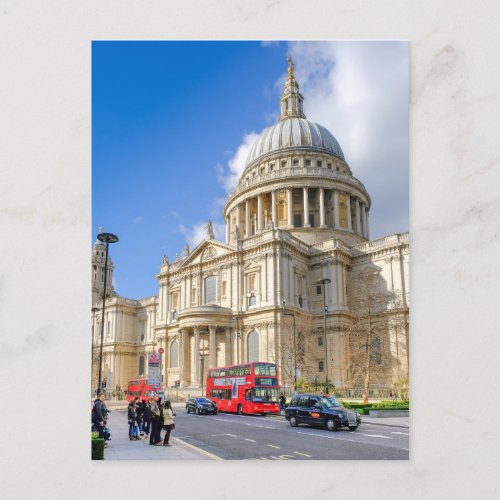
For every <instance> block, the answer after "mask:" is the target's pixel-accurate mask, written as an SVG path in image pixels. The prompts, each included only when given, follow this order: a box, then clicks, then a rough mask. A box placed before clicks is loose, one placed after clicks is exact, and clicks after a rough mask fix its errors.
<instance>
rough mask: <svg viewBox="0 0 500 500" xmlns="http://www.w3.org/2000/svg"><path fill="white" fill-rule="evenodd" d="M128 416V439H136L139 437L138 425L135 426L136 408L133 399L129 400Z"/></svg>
mask: <svg viewBox="0 0 500 500" xmlns="http://www.w3.org/2000/svg"><path fill="white" fill-rule="evenodd" d="M127 416H128V425H129V427H128V437H129V439H130V441H136V440H137V439H141V438H140V437H139V436H138V432H139V430H138V426H137V409H136V406H135V399H134V400H132V401H130V404H129V405H128V409H127Z"/></svg>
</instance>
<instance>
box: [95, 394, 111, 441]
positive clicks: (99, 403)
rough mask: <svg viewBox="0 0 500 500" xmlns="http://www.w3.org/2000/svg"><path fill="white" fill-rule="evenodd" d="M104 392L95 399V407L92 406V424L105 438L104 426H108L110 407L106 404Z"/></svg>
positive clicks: (101, 436)
mask: <svg viewBox="0 0 500 500" xmlns="http://www.w3.org/2000/svg"><path fill="white" fill-rule="evenodd" d="M104 399H105V396H104V393H101V394H99V396H97V399H96V400H95V401H94V407H93V408H92V426H93V428H94V429H95V432H98V433H99V437H100V438H102V439H105V436H104V428H105V427H106V420H107V418H108V413H109V412H108V409H107V408H106V405H105V404H104Z"/></svg>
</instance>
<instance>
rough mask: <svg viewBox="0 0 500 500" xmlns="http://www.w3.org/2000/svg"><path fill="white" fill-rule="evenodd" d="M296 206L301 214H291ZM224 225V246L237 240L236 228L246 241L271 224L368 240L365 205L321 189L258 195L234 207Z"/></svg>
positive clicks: (348, 195) (295, 211)
mask: <svg viewBox="0 0 500 500" xmlns="http://www.w3.org/2000/svg"><path fill="white" fill-rule="evenodd" d="M294 201H295V203H294ZM297 206H300V208H301V209H300V212H297V209H295V210H294V207H297ZM285 207H286V213H285V210H284V208H285ZM315 212H316V213H318V212H319V220H318V219H316V220H314V217H313V218H311V213H315ZM297 215H300V225H297V221H296V220H295V219H294V217H295V216H297ZM225 222H226V242H227V243H229V242H230V241H233V240H235V239H236V237H237V236H236V226H238V229H239V234H240V236H241V237H244V238H248V237H249V236H253V235H255V234H258V233H259V232H261V231H263V230H264V229H265V228H266V226H268V225H269V224H270V223H271V222H272V224H273V225H274V227H283V228H293V227H305V228H310V227H319V228H320V229H324V228H333V229H339V230H344V231H350V232H352V233H356V234H359V235H360V236H363V237H364V238H367V239H369V237H370V235H369V230H368V206H367V205H366V203H365V202H364V201H363V200H361V199H360V198H358V197H355V196H352V195H350V194H349V193H345V192H342V191H339V190H337V189H325V188H323V187H302V188H292V187H287V188H285V189H274V190H271V191H269V192H262V193H259V194H257V196H254V197H250V198H247V199H246V200H245V201H243V202H241V203H239V204H238V205H236V207H234V208H233V210H232V211H231V212H230V213H228V214H227V216H226V221H225ZM311 222H312V224H311Z"/></svg>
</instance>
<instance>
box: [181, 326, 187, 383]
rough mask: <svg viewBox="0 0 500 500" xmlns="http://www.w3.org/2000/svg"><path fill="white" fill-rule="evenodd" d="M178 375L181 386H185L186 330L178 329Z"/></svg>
mask: <svg viewBox="0 0 500 500" xmlns="http://www.w3.org/2000/svg"><path fill="white" fill-rule="evenodd" d="M179 334H180V335H179V376H180V379H181V387H185V386H186V352H185V350H186V330H185V329H184V328H181V329H180V330H179Z"/></svg>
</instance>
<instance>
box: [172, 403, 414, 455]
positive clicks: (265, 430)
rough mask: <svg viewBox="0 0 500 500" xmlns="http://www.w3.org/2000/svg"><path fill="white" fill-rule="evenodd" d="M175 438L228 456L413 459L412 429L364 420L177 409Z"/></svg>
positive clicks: (213, 452)
mask: <svg viewBox="0 0 500 500" xmlns="http://www.w3.org/2000/svg"><path fill="white" fill-rule="evenodd" d="M175 411H176V413H177V418H176V420H175V430H174V434H173V435H175V437H177V438H179V439H181V440H182V441H184V442H186V443H190V444H192V445H194V446H196V447H198V448H201V449H203V450H205V451H207V452H209V453H212V454H214V455H217V456H218V457H220V458H222V459H224V460H256V459H257V460H407V459H408V458H409V451H408V449H409V446H408V443H409V430H408V429H407V428H401V427H389V426H386V425H377V424H367V423H363V424H362V425H361V426H360V427H359V428H358V430H357V431H354V432H351V431H349V430H341V431H338V432H330V431H327V430H326V429H319V428H312V427H308V426H305V425H300V426H299V427H295V428H294V427H291V426H290V424H289V423H288V421H286V420H285V419H284V417H282V416H280V417H278V416H267V417H262V416H253V415H234V414H228V413H219V414H218V415H194V414H189V415H188V414H186V413H185V412H184V410H181V409H177V410H175Z"/></svg>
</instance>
